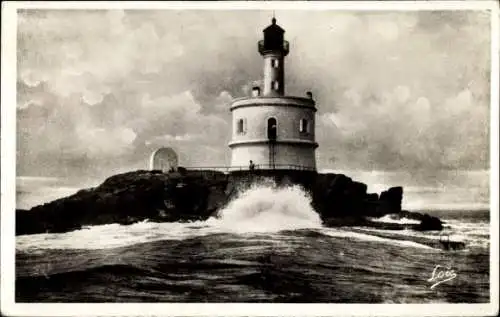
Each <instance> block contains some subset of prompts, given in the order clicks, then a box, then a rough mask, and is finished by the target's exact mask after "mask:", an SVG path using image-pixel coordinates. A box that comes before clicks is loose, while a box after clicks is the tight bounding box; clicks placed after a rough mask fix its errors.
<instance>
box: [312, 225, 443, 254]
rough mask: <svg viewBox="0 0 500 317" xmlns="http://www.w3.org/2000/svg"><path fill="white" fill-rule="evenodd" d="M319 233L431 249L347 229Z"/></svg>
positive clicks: (418, 244) (409, 242) (417, 244)
mask: <svg viewBox="0 0 500 317" xmlns="http://www.w3.org/2000/svg"><path fill="white" fill-rule="evenodd" d="M321 232H322V233H323V234H325V235H327V236H330V237H338V238H348V239H355V240H364V241H371V242H380V243H386V244H392V245H400V246H405V247H414V248H421V249H433V248H432V247H430V246H427V245H425V244H421V243H417V242H413V241H408V240H398V239H390V238H384V237H380V236H376V235H371V234H368V233H360V232H353V231H349V230H348V229H345V230H344V229H335V228H331V229H323V230H321Z"/></svg>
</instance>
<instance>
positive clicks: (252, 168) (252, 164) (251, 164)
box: [249, 160, 255, 171]
mask: <svg viewBox="0 0 500 317" xmlns="http://www.w3.org/2000/svg"><path fill="white" fill-rule="evenodd" d="M249 168H250V170H251V171H253V170H254V169H255V164H254V163H253V161H252V160H250V166H249Z"/></svg>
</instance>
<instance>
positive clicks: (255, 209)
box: [209, 185, 321, 232]
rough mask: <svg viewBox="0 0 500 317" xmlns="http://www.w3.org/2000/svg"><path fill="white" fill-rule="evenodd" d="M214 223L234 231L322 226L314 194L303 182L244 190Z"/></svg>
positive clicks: (272, 230) (222, 211)
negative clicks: (310, 194) (308, 192)
mask: <svg viewBox="0 0 500 317" xmlns="http://www.w3.org/2000/svg"><path fill="white" fill-rule="evenodd" d="M209 222H210V223H213V224H215V225H216V226H218V227H220V228H224V229H225V230H228V231H231V232H276V231H281V230H292V229H302V228H321V219H320V217H319V215H318V213H317V212H316V211H314V209H313V207H312V206H311V198H310V197H309V195H308V194H307V193H306V192H305V191H304V190H303V189H302V188H301V187H300V186H296V185H295V186H288V187H281V188H276V187H274V186H269V185H266V186H258V185H257V186H253V187H252V188H250V189H249V190H247V191H244V192H243V193H240V195H238V197H237V198H236V199H234V200H233V201H232V202H231V203H230V204H229V205H228V206H227V207H226V208H224V209H222V210H220V211H219V213H218V219H217V220H211V221H209Z"/></svg>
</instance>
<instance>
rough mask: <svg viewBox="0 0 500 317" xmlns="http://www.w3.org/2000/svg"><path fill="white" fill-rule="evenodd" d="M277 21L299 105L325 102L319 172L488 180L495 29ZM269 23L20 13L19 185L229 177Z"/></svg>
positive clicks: (223, 16) (169, 15)
mask: <svg viewBox="0 0 500 317" xmlns="http://www.w3.org/2000/svg"><path fill="white" fill-rule="evenodd" d="M276 14H277V16H278V23H279V24H280V25H281V26H282V27H284V28H285V29H286V33H285V36H286V38H287V40H288V41H290V43H291V51H290V54H289V56H288V57H287V60H286V72H285V74H286V85H287V87H286V90H287V93H290V94H292V95H304V94H305V92H306V91H308V90H310V91H312V92H313V93H314V96H315V99H316V101H317V107H318V110H319V111H318V113H317V116H318V117H317V118H318V120H317V133H316V135H317V139H318V142H319V144H320V147H319V149H318V165H319V166H320V167H325V168H361V169H409V168H410V169H424V170H435V169H443V168H484V167H487V166H488V157H489V153H488V151H489V143H488V142H489V132H488V131H489V128H488V126H489V98H490V96H489V84H490V83H489V71H490V69H489V63H490V56H489V46H490V38H489V34H490V33H489V15H488V14H487V13H485V12H481V11H470V12H467V11H447V12H445V13H440V12H368V11H360V12H354V11H353V12H347V11H342V12H328V11H308V12H306V11H296V10H294V11H281V12H276ZM269 16H270V14H269V12H265V11H217V10H210V11H197V10H183V11H174V10H172V11H169V10H158V11H146V10H134V11H120V10H111V11H101V10H71V11H68V10H25V11H21V12H20V14H19V24H18V60H17V62H18V101H17V114H18V118H17V123H18V124H17V126H18V135H17V141H18V156H17V164H18V173H19V174H36V173H46V174H58V173H70V174H78V173H83V174H88V173H95V174H97V175H102V171H109V170H110V169H111V168H116V166H121V167H122V168H128V167H130V168H132V167H134V168H137V167H140V166H143V167H146V166H147V159H148V156H149V154H150V153H151V152H152V151H153V150H154V149H155V147H159V146H172V147H174V148H175V150H176V151H177V152H178V153H179V158H180V164H181V165H194V164H196V165H224V164H227V162H229V160H228V151H229V150H228V148H227V142H228V141H229V137H230V130H231V124H230V113H229V104H230V101H231V100H232V99H233V98H236V97H241V96H244V95H248V94H249V93H250V89H251V87H252V86H253V85H256V84H261V74H262V60H261V57H260V56H259V54H258V52H257V48H256V42H257V41H258V40H259V39H260V37H261V35H262V33H261V31H262V29H263V28H264V27H265V26H266V25H267V24H268V23H269ZM297 21H301V22H300V23H297ZM62 166H65V167H67V168H66V169H62V168H61V167H62ZM41 167H43V169H42V168H41Z"/></svg>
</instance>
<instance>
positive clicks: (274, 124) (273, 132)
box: [267, 118, 278, 140]
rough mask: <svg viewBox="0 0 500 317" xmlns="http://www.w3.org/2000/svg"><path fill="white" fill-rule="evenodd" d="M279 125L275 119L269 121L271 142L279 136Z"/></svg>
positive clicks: (268, 132)
mask: <svg viewBox="0 0 500 317" xmlns="http://www.w3.org/2000/svg"><path fill="white" fill-rule="evenodd" d="M277 131H278V124H277V122H276V119H275V118H269V119H267V138H268V139H269V140H276V137H277V134H278V132H277Z"/></svg>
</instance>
